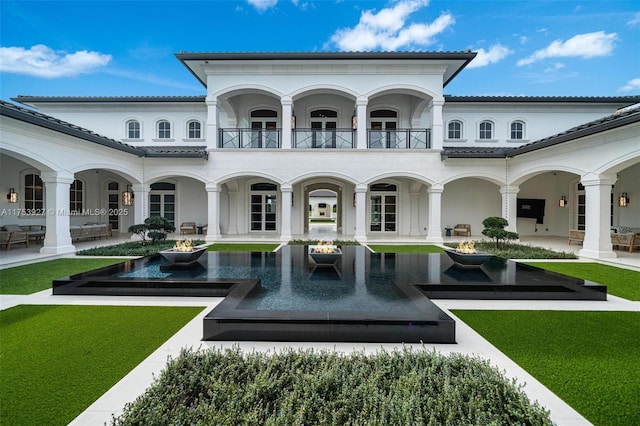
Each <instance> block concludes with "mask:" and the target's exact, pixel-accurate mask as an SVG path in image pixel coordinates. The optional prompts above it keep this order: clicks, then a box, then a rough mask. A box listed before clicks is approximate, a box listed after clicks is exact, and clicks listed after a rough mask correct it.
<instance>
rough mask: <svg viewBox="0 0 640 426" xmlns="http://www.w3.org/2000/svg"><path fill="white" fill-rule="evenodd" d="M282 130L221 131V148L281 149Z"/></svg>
mask: <svg viewBox="0 0 640 426" xmlns="http://www.w3.org/2000/svg"><path fill="white" fill-rule="evenodd" d="M281 131H282V130H281V129H220V130H219V134H218V147H220V148H256V149H259V148H280V140H281V137H280V134H281Z"/></svg>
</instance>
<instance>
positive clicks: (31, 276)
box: [0, 258, 124, 294]
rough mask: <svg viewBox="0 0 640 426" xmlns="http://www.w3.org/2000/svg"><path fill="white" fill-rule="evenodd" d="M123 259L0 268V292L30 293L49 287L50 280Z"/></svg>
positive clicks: (51, 262) (48, 262)
mask: <svg viewBox="0 0 640 426" xmlns="http://www.w3.org/2000/svg"><path fill="white" fill-rule="evenodd" d="M119 262H124V259H72V258H70V259H56V260H50V261H47V262H40V263H32V264H30V265H24V266H16V267H13V268H6V269H0V294H31V293H35V292H38V291H42V290H46V289H48V288H51V281H53V280H55V279H58V278H62V277H66V276H68V275H73V274H78V273H80V272H86V271H90V270H92V269H97V268H102V267H104V266H109V265H113V264H115V263H119Z"/></svg>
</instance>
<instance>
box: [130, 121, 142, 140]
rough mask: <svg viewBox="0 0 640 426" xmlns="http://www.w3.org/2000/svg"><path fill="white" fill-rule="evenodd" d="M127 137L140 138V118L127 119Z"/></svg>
mask: <svg viewBox="0 0 640 426" xmlns="http://www.w3.org/2000/svg"><path fill="white" fill-rule="evenodd" d="M127 138H129V139H140V122H139V121H138V120H129V121H127Z"/></svg>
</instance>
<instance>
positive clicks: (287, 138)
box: [280, 96, 293, 149]
mask: <svg viewBox="0 0 640 426" xmlns="http://www.w3.org/2000/svg"><path fill="white" fill-rule="evenodd" d="M280 103H281V104H282V144H281V148H282V149H291V132H292V127H293V126H292V122H293V120H292V115H293V107H292V105H293V101H292V100H291V98H290V97H288V96H283V97H282V99H280Z"/></svg>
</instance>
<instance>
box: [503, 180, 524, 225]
mask: <svg viewBox="0 0 640 426" xmlns="http://www.w3.org/2000/svg"><path fill="white" fill-rule="evenodd" d="M518 192H520V187H519V186H515V185H504V186H502V187H500V194H502V217H503V218H505V219H506V220H507V222H509V225H508V226H507V228H506V229H507V231H511V232H518V230H517V227H518Z"/></svg>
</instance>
